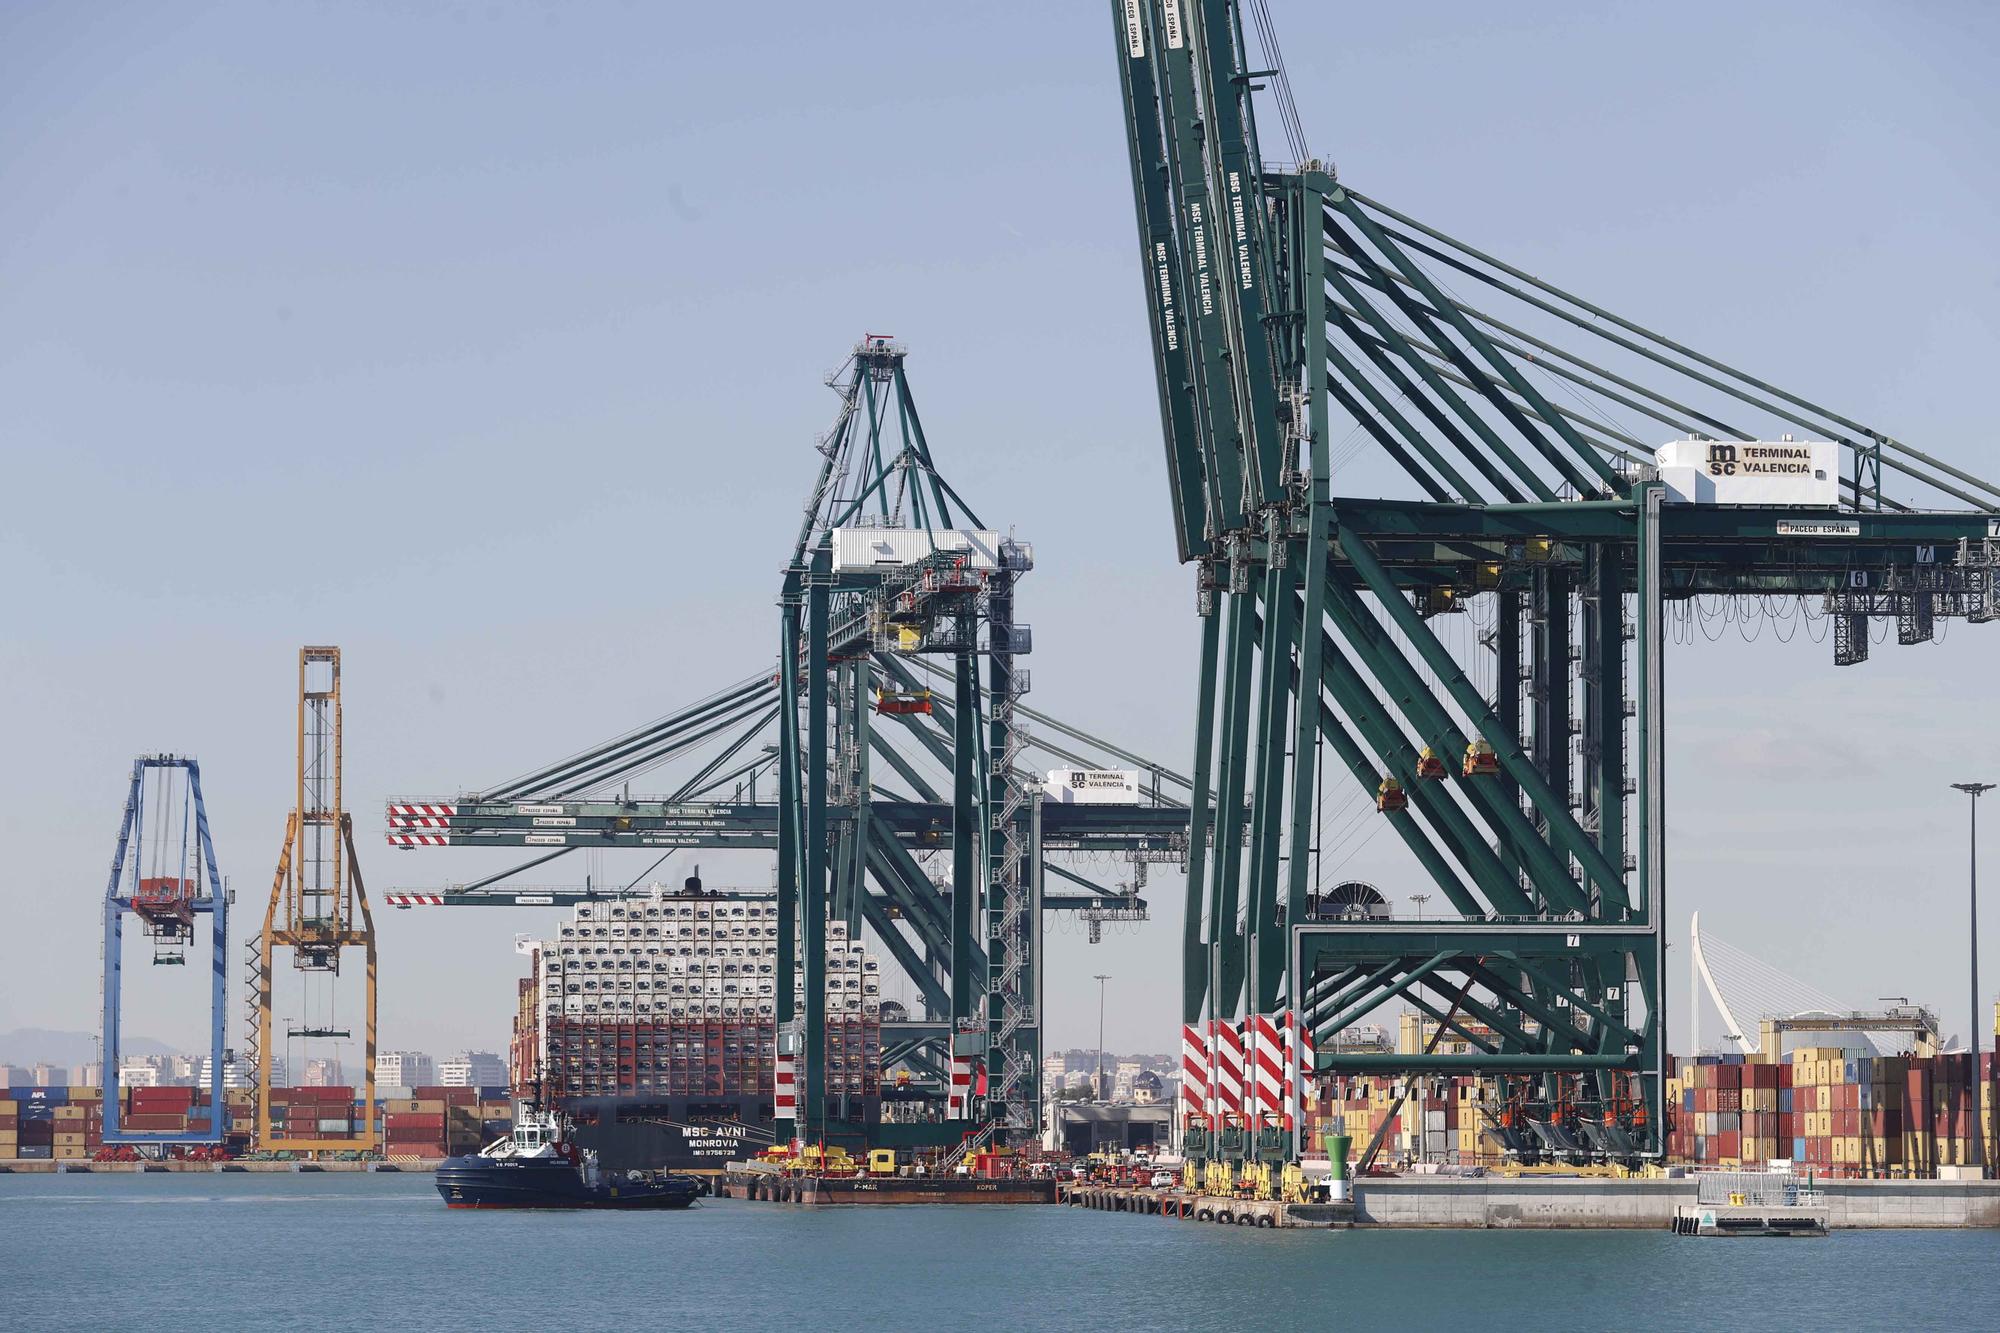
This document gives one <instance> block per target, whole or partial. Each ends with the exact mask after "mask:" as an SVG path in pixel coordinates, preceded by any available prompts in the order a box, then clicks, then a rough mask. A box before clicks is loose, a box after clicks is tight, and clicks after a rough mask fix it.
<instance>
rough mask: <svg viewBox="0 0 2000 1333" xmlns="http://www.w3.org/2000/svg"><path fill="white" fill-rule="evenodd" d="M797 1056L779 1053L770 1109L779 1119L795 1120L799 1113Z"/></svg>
mask: <svg viewBox="0 0 2000 1333" xmlns="http://www.w3.org/2000/svg"><path fill="white" fill-rule="evenodd" d="M798 1065H799V1057H798V1056H796V1055H785V1054H782V1053H781V1054H780V1055H779V1056H778V1065H777V1072H776V1075H775V1077H776V1083H775V1085H774V1087H773V1090H772V1098H771V1110H772V1113H773V1114H774V1115H775V1116H776V1117H777V1118H778V1119H780V1120H795V1119H797V1118H798V1114H799V1083H798Z"/></svg>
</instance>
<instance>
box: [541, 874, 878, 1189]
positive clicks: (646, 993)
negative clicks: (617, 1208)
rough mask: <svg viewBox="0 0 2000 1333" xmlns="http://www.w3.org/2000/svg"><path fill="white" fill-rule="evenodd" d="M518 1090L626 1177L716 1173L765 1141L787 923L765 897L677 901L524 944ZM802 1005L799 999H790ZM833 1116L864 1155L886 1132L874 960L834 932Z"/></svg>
mask: <svg viewBox="0 0 2000 1333" xmlns="http://www.w3.org/2000/svg"><path fill="white" fill-rule="evenodd" d="M522 947H523V951H524V952H526V953H527V954H528V955H529V958H530V966H529V975H528V976H527V977H525V978H523V979H522V981H521V983H520V995H519V1007H518V1009H517V1011H516V1015H515V1021H514V1037H513V1069H514V1077H515V1091H516V1094H517V1095H518V1096H520V1097H522V1098H531V1097H536V1096H539V1097H542V1098H545V1099H546V1100H547V1101H549V1102H550V1103H551V1104H552V1105H553V1106H555V1107H556V1108H558V1109H560V1110H561V1111H562V1112H563V1113H564V1114H565V1115H566V1116H568V1117H569V1118H570V1120H571V1122H572V1124H573V1125H574V1132H575V1136H576V1140H577V1142H578V1143H579V1144H580V1145H582V1146H584V1147H587V1148H590V1149H593V1150H595V1151H596V1152H597V1153H598V1154H599V1156H600V1157H601V1158H602V1160H603V1161H604V1162H605V1163H606V1164H607V1166H611V1167H615V1168H617V1169H640V1170H667V1171H683V1172H691V1173H697V1174H706V1175H713V1174H715V1173H718V1172H720V1171H721V1170H722V1168H723V1167H724V1166H725V1165H726V1164H727V1163H729V1162H731V1161H740V1160H742V1159H744V1158H746V1157H750V1156H754V1155H755V1154H757V1153H758V1152H760V1151H762V1150H763V1149H764V1148H767V1147H769V1146H770V1145H771V1142H772V1138H773V1125H774V1120H775V1117H774V1109H775V1103H776V1092H777V1045H778V1027H777V1010H778V985H779V984H780V983H779V980H778V954H777V951H778V917H777V907H776V905H775V903H774V902H773V900H772V898H771V897H770V895H761V896H760V895H754V894H747V893H735V892H722V891H705V890H703V889H702V888H701V885H700V881H699V879H690V880H689V881H688V882H687V884H686V885H685V886H684V887H683V888H682V889H681V891H679V892H672V891H668V890H666V889H662V888H655V889H653V890H651V891H649V892H648V893H647V894H646V895H644V896H642V897H631V898H624V899H620V900H618V901H615V902H602V903H582V904H579V905H577V906H576V907H575V908H574V909H572V916H571V918H570V920H568V921H567V922H565V923H563V924H562V925H561V927H560V928H559V929H558V931H557V935H556V938H555V939H553V940H545V941H537V942H531V943H527V944H524V945H523V946H522ZM794 994H795V996H796V995H797V992H796V991H795V992H794ZM826 1011H827V1078H826V1088H827V1098H828V1110H829V1118H830V1119H831V1120H832V1121H834V1122H835V1123H837V1124H841V1125H845V1126H847V1128H848V1132H849V1134H851V1136H852V1137H853V1138H854V1140H855V1141H856V1142H857V1143H859V1142H863V1141H865V1140H866V1139H867V1137H868V1136H869V1135H870V1134H871V1133H872V1132H873V1130H874V1129H875V1127H876V1126H877V1125H878V1124H879V1123H880V1121H881V1090H882V1089H881V1065H882V1017H881V1015H882V1002H881V973H880V969H879V964H878V962H877V960H876V959H875V958H874V957H873V956H872V955H871V954H869V953H868V951H867V950H866V949H864V948H863V947H862V945H861V944H860V943H859V942H858V941H855V940H851V939H849V938H848V934H847V928H846V926H845V924H844V923H841V922H832V923H830V924H829V925H828V926H827V959H826Z"/></svg>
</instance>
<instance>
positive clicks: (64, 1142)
mask: <svg viewBox="0 0 2000 1333" xmlns="http://www.w3.org/2000/svg"><path fill="white" fill-rule="evenodd" d="M54 1137H55V1144H56V1147H58V1148H63V1147H69V1148H81V1147H82V1146H83V1140H84V1133H83V1131H82V1130H80V1129H78V1130H62V1129H59V1130H57V1131H56V1132H55V1135H54Z"/></svg>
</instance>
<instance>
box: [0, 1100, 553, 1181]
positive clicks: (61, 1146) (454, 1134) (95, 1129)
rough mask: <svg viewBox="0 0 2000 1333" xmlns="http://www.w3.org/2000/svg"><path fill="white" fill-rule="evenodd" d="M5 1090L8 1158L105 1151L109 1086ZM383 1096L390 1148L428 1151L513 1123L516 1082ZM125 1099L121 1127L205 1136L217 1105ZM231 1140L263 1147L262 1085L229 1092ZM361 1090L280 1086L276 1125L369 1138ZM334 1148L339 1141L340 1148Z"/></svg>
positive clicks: (3, 1127)
mask: <svg viewBox="0 0 2000 1333" xmlns="http://www.w3.org/2000/svg"><path fill="white" fill-rule="evenodd" d="M5 1092H6V1095H5V1096H4V1097H0V1162H5V1161H48V1160H54V1161H90V1160H92V1159H94V1158H96V1157H97V1156H98V1154H99V1153H100V1152H102V1151H104V1148H105V1144H104V1101H103V1097H104V1094H103V1090H102V1089H100V1088H95V1087H73V1088H8V1089H5ZM382 1094H383V1095H382V1097H381V1098H380V1099H379V1100H378V1102H377V1110H378V1114H379V1116H380V1119H379V1121H378V1125H377V1127H378V1129H379V1130H380V1131H382V1132H381V1135H380V1137H381V1139H382V1142H383V1144H384V1146H385V1150H386V1154H385V1155H387V1156H389V1157H391V1158H397V1157H401V1158H404V1159H406V1160H429V1159H435V1158H439V1157H447V1156H451V1155H453V1154H457V1153H469V1152H477V1151H478V1150H479V1149H480V1148H482V1147H484V1146H485V1145H486V1144H488V1143H491V1142H493V1141H494V1140H495V1139H499V1138H504V1137H506V1135H508V1134H510V1133H512V1132H513V1126H514V1104H513V1102H512V1100H511V1099H510V1096H509V1092H508V1089H506V1088H503V1087H488V1088H443V1087H424V1088H386V1089H383V1090H382ZM123 1095H124V1101H123V1104H122V1105H121V1106H120V1108H119V1114H118V1124H119V1128H120V1129H121V1130H124V1131H127V1132H129V1133H133V1134H158V1135H162V1136H173V1135H188V1136H206V1135H207V1134H209V1133H210V1132H211V1131H212V1129H213V1127H214V1124H215V1112H214V1110H213V1109H212V1108H211V1107H209V1106H208V1105H207V1104H206V1103H204V1102H203V1101H201V1098H203V1097H205V1096H207V1089H206V1088H196V1087H187V1086H175V1087H157V1088H127V1089H125V1090H124V1094H123ZM222 1097H223V1104H222V1130H223V1147H225V1148H226V1149H228V1150H229V1151H230V1152H231V1153H232V1154H236V1155H241V1154H244V1153H248V1152H251V1151H253V1150H254V1149H255V1147H256V1136H257V1094H256V1092H255V1091H253V1090H251V1089H248V1088H230V1089H228V1090H226V1091H225V1092H224V1093H223V1095H222ZM363 1117H364V1110H363V1106H362V1102H361V1099H360V1098H358V1097H356V1096H355V1095H354V1089H352V1088H348V1087H331V1088H323V1087H304V1088H272V1089H271V1129H272V1132H273V1133H274V1134H276V1135H278V1136H280V1137H283V1136H285V1135H288V1134H289V1135H291V1136H293V1137H300V1138H304V1137H313V1138H322V1139H333V1140H336V1141H337V1140H341V1139H354V1140H356V1144H355V1147H356V1150H357V1151H358V1150H359V1149H360V1147H361V1142H360V1141H361V1140H363V1139H364V1138H365V1135H364V1133H363V1128H364V1125H365V1121H364V1118H363ZM335 1151H338V1149H337V1148H336V1149H335Z"/></svg>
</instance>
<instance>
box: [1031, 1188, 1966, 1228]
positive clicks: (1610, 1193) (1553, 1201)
mask: <svg viewBox="0 0 2000 1333" xmlns="http://www.w3.org/2000/svg"><path fill="white" fill-rule="evenodd" d="M1817 1188H1818V1191H1819V1198H1818V1203H1819V1204H1820V1205H1821V1206H1822V1207H1823V1208H1824V1209H1825V1210H1826V1213H1827V1224H1828V1225H1829V1226H1830V1227H1832V1228H1833V1229H1836V1230H1838V1229H1841V1228H1860V1227H1879V1228H1893V1227H1910V1228H1964V1227H1996V1228H2000V1181H1995V1180H1831V1181H1821V1182H1818V1183H1817ZM1058 1201H1059V1202H1061V1203H1066V1204H1069V1205H1071V1206H1073V1207H1080V1208H1092V1209H1096V1210H1098V1211H1101V1212H1118V1213H1139V1214H1145V1215H1148V1216H1158V1217H1167V1218H1179V1219H1183V1220H1187V1221H1196V1222H1218V1223H1226V1224H1231V1225H1238V1226H1262V1227H1280V1226H1319V1227H1326V1226H1347V1225H1354V1226H1363V1227H1366V1226H1379V1227H1468V1228H1479V1229H1502V1228H1545V1229H1551V1230H1555V1229H1566V1228H1574V1229H1628V1230H1661V1231H1664V1230H1668V1229H1669V1228H1671V1227H1672V1226H1673V1223H1674V1211H1675V1209H1676V1208H1678V1207H1680V1206H1682V1205H1693V1204H1694V1203H1695V1202H1696V1187H1695V1182H1694V1181H1693V1180H1692V1179H1686V1180H1585V1179H1563V1178H1551V1177H1533V1178H1521V1179H1508V1178H1506V1177H1503V1176H1487V1177H1477V1178H1471V1179H1466V1178H1457V1177H1445V1176H1401V1177H1381V1178H1376V1177H1371V1178H1369V1179H1367V1180H1365V1181H1360V1182H1357V1183H1356V1184H1355V1187H1354V1199H1353V1201H1352V1203H1350V1204H1345V1205H1341V1204H1319V1205H1312V1204H1283V1203H1277V1202H1273V1201H1269V1200H1238V1199H1228V1198H1220V1197H1216V1196H1212V1195H1201V1194H1189V1193H1187V1192H1185V1191H1182V1190H1153V1189H1127V1188H1113V1187H1109V1186H1102V1185H1091V1184H1070V1185H1064V1186H1062V1187H1061V1189H1060V1191H1059V1195H1058Z"/></svg>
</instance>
